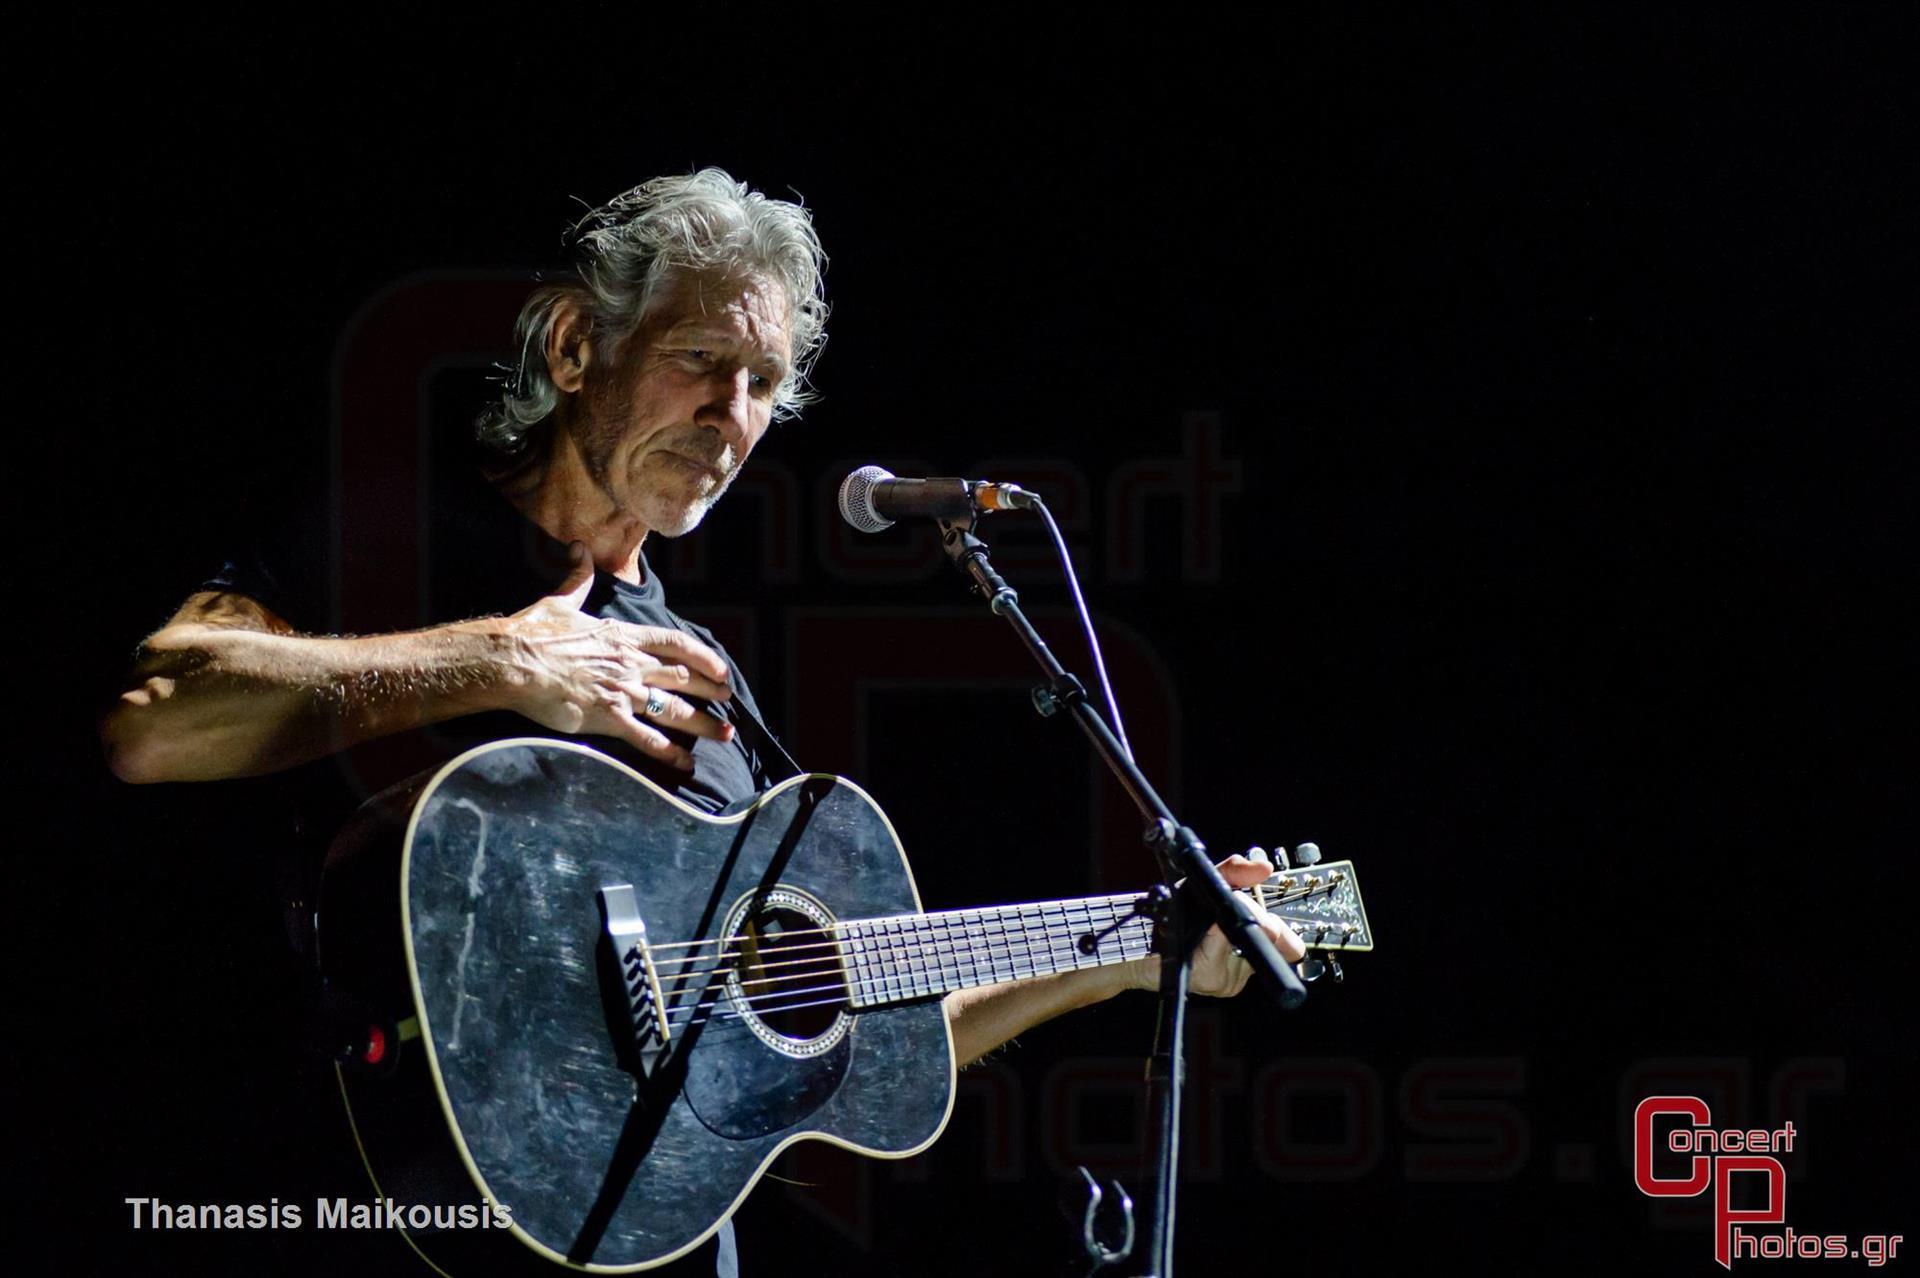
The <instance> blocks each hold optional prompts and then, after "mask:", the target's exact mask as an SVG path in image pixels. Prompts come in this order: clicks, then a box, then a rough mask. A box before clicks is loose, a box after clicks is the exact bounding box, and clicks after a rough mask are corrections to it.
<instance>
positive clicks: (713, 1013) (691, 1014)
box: [669, 947, 1152, 1032]
mask: <svg viewBox="0 0 1920 1278" xmlns="http://www.w3.org/2000/svg"><path fill="white" fill-rule="evenodd" d="M1151 952H1152V951H1151V950H1150V949H1146V948H1143V949H1142V950H1141V951H1140V952H1139V954H1131V955H1130V954H1127V953H1126V952H1125V949H1124V947H1123V948H1122V951H1121V953H1120V955H1119V957H1117V958H1109V959H1096V961H1095V962H1093V963H1079V962H1077V960H1076V962H1075V963H1074V965H1073V966H1071V967H1068V968H1060V969H1055V970H1056V971H1085V970H1086V969H1087V968H1088V967H1103V966H1108V965H1110V964H1112V963H1117V962H1125V961H1127V960H1128V959H1130V958H1139V957H1142V956H1144V955H1146V954H1148V953H1151ZM1085 957H1089V958H1093V957H1094V956H1091V955H1088V956H1085ZM1050 974H1051V973H1042V972H1029V973H1027V974H1026V975H1029V976H1041V975H1050ZM995 975H996V976H998V974H997V973H996V974H995ZM1020 975H1021V974H1020V973H1019V972H1017V971H1016V972H1012V973H1009V976H1010V977H1012V978H1016V979H1017V978H1018V977H1019V976H1020ZM874 983H875V982H874V981H873V980H872V979H867V980H862V981H856V982H854V984H855V985H856V986H869V985H872V984H874ZM812 992H833V993H835V995H836V996H835V997H833V998H824V999H809V1000H806V1001H803V1002H799V1003H786V1004H780V1005H778V1006H755V1007H753V1009H752V1011H753V1014H754V1015H756V1016H764V1015H767V1014H769V1013H774V1012H791V1011H798V1010H800V1009H803V1008H809V1007H834V1006H840V1005H845V1004H847V1003H848V1002H849V1000H848V997H847V995H846V987H845V986H844V985H843V984H840V983H836V984H834V985H830V986H823V987H819V990H818V991H803V990H793V991H786V992H783V993H782V994H781V995H779V996H778V997H792V996H793V995H795V994H801V993H812ZM874 992H875V993H877V994H878V995H879V997H878V998H876V999H875V1001H874V1002H872V1003H870V1004H867V1006H868V1007H880V1006H884V1005H886V1004H888V1003H899V1002H907V1001H911V1000H913V999H918V998H926V997H929V996H931V995H934V994H939V993H946V992H947V991H942V990H936V989H932V988H929V989H926V990H914V989H911V988H906V989H899V990H886V989H880V990H878V991H874ZM773 997H775V996H771V995H768V996H762V998H761V999H759V1000H755V999H747V1000H739V999H732V998H729V999H728V1000H727V1003H726V1005H722V1004H721V1002H720V1001H719V999H718V998H714V999H711V1000H709V999H706V998H704V997H703V998H702V999H701V1001H700V1002H698V1003H697V1004H694V1005H691V1006H687V1005H682V1006H680V1007H678V1008H675V1009H673V1010H672V1011H671V1012H669V1018H671V1017H673V1016H677V1015H679V1014H680V1013H681V1012H685V1013H687V1017H686V1019H684V1020H682V1021H679V1022H677V1023H675V1024H673V1025H671V1026H670V1028H673V1029H677V1030H681V1031H683V1032H684V1031H685V1030H686V1029H690V1028H692V1027H693V1026H694V1025H708V1024H711V1023H713V1022H715V1021H720V1022H728V1021H740V1020H745V1019H747V1016H748V1013H747V1012H743V1011H738V1010H735V1009H736V1008H737V1006H738V1005H739V1004H741V1003H742V1002H745V1003H750V1004H751V1003H765V1002H766V1000H767V999H770V998H773ZM856 1010H864V1009H856ZM702 1012H704V1013H706V1015H704V1016H702V1015H700V1014H701V1013H702ZM719 1028H720V1029H732V1028H743V1027H735V1026H731V1025H727V1024H724V1023H723V1024H722V1025H721V1026H720V1027H719ZM711 1032H718V1031H711ZM776 1032H777V1031H776Z"/></svg>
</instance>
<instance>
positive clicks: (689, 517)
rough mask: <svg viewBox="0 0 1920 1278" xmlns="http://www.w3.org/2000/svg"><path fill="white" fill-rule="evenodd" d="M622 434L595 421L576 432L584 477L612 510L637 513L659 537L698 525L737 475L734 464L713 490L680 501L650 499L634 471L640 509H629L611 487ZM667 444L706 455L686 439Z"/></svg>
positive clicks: (738, 469)
mask: <svg viewBox="0 0 1920 1278" xmlns="http://www.w3.org/2000/svg"><path fill="white" fill-rule="evenodd" d="M697 433H698V432H696V434H697ZM624 436H625V432H624V430H622V429H620V428H617V427H614V428H609V427H606V426H603V425H600V424H599V422H598V420H594V421H589V422H586V423H584V424H583V427H582V429H580V430H579V431H577V432H576V446H577V447H578V449H579V453H580V461H581V465H582V466H584V467H585V469H586V472H587V478H588V479H590V480H591V481H592V482H593V486H594V487H595V488H597V489H599V490H600V493H601V495H602V496H604V497H605V498H606V499H607V500H608V501H609V502H611V503H612V504H613V506H614V507H615V509H617V510H620V511H622V512H623V513H626V514H632V515H635V516H637V517H638V518H640V519H641V520H642V522H644V523H645V524H646V526H647V530H648V531H649V532H655V533H658V534H660V535H661V536H662V537H680V536H684V535H685V534H687V533H690V532H692V531H693V530H694V529H695V528H697V527H699V526H700V521H701V520H703V519H705V518H706V517H707V512H708V511H709V510H711V509H712V508H713V504H714V503H715V502H717V501H719V500H720V498H721V496H722V494H724V493H725V492H726V491H727V489H728V488H731V487H732V486H733V481H734V479H735V478H736V477H737V476H738V475H739V474H740V467H739V465H738V464H737V463H736V464H734V465H732V466H729V467H728V468H727V470H726V475H725V478H723V479H722V480H721V481H720V482H719V483H718V484H716V485H715V486H714V489H713V491H712V492H710V493H708V494H706V495H705V496H704V497H696V498H694V499H693V500H692V501H690V502H687V503H685V504H682V503H679V502H673V503H666V502H656V501H653V500H650V497H651V494H650V492H649V490H648V488H647V487H646V483H645V479H644V477H643V476H641V475H640V474H638V473H635V474H634V475H632V476H631V477H630V478H631V479H632V481H633V493H634V496H633V498H632V500H633V502H634V504H635V505H637V506H640V507H641V509H638V510H628V509H627V503H626V502H625V501H623V500H622V499H621V497H620V495H619V494H618V493H616V492H615V491H614V487H613V459H614V454H615V453H616V452H617V451H618V450H619V446H620V441H621V439H622V438H623V437H624ZM668 443H669V444H685V445H686V447H685V448H684V450H681V449H676V450H675V451H682V452H683V453H684V455H687V456H692V457H703V456H704V454H705V449H704V448H703V447H701V446H699V445H697V444H695V443H694V442H692V441H689V440H679V439H670V440H669V441H668ZM648 507H654V509H648Z"/></svg>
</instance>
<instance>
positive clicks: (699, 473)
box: [574, 274, 792, 537]
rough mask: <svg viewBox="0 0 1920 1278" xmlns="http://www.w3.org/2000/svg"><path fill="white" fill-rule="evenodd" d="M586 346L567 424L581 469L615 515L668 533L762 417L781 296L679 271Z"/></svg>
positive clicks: (782, 370) (737, 458) (776, 354)
mask: <svg viewBox="0 0 1920 1278" xmlns="http://www.w3.org/2000/svg"><path fill="white" fill-rule="evenodd" d="M595 353H596V354H598V355H600V361H599V362H598V366H597V368H596V367H595V366H593V365H592V364H590V365H589V367H588V370H587V378H586V386H585V390H584V393H583V395H582V402H581V412H580V413H579V414H578V416H577V417H576V419H575V424H574V433H575V439H576V442H577V443H578V445H579V448H580V454H581V457H582V458H583V459H584V460H585V462H586V467H587V473H588V474H589V475H590V476H591V477H592V479H593V481H594V483H595V484H597V485H598V486H599V488H600V490H601V491H602V492H603V493H605V494H606V495H607V497H608V498H609V499H610V500H612V501H613V503H614V505H615V506H616V507H617V508H619V509H620V510H621V511H623V512H624V513H626V514H629V515H632V516H633V517H635V518H637V519H639V520H640V521H641V522H642V523H643V524H645V525H646V527H647V528H648V529H650V530H651V531H654V532H657V533H660V534H662V535H663V536H667V537H678V536H679V535H680V534H682V533H684V532H688V531H690V530H691V529H692V528H693V527H694V526H695V525H697V524H698V523H699V522H700V520H701V518H702V517H703V516H704V515H705V514H706V513H707V508H708V507H709V506H711V505H713V503H714V502H715V501H717V500H718V499H719V497H720V494H721V493H723V492H725V491H726V489H727V486H728V485H729V484H731V483H732V482H733V478H734V476H735V475H737V474H739V472H740V468H741V467H742V466H744V465H745V464H746V461H747V455H748V454H749V453H751V452H752V451H753V446H754V445H755V444H757V443H759V442H760V437H761V436H762V435H764V434H765V433H766V430H767V425H768V423H769V422H770V421H771V420H772V416H773V395H774V390H775V389H776V388H777V387H778V386H779V385H780V383H781V381H782V380H783V379H784V378H785V377H786V376H787V373H788V369H789V367H790V364H791V360H792V337H791V334H790V332H789V330H788V311H787V305H786V297H785V295H784V292H783V290H782V289H781V288H780V286H779V285H778V284H776V283H773V282H772V281H770V280H767V279H765V278H763V277H744V278H743V277H740V276H719V275H704V276H701V275H691V274H683V275H681V276H678V277H676V278H674V279H672V280H671V281H669V283H668V284H667V285H666V286H665V287H663V289H662V290H661V292H660V294H658V295H657V296H656V297H655V299H654V302H653V305H652V306H651V307H650V308H649V309H648V312H647V317H646V319H645V320H643V321H642V322H641V325H640V327H639V328H638V329H636V330H635V331H634V333H633V335H632V336H631V337H629V338H628V339H627V340H626V341H625V342H624V343H622V344H621V345H620V346H619V347H618V348H617V349H615V350H612V351H608V352H604V353H602V352H600V351H598V350H596V352H595ZM596 372H598V374H599V375H598V376H597V377H596V376H595V373H596Z"/></svg>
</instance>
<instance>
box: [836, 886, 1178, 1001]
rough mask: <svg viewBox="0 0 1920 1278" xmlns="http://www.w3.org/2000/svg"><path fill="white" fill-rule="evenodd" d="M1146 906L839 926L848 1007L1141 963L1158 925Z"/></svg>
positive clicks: (1061, 907) (1014, 909)
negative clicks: (1085, 940)
mask: <svg viewBox="0 0 1920 1278" xmlns="http://www.w3.org/2000/svg"><path fill="white" fill-rule="evenodd" d="M1139 899H1140V894H1139V893H1137V892H1135V893H1129V894H1127V895H1124V896H1096V897H1088V898H1085V899H1082V900H1075V901H1041V902H1037V903H1035V904H1031V905H1000V906H992V907H989V908H986V909H974V910H943V911H941V912H940V913H938V914H902V915H897V916H895V917H893V918H884V919H855V920H852V921H850V922H844V923H841V924H839V925H838V927H837V928H835V933H836V935H837V938H838V940H839V942H840V951H841V956H842V958H843V960H844V962H845V964H846V972H847V989H848V1001H849V1002H851V1003H852V1004H853V1006H854V1007H856V1008H859V1007H875V1006H879V1005H881V1004H885V1003H899V1002H905V1001H907V1000H909V999H920V998H929V997H934V996H938V995H941V994H947V993H951V992H952V991H954V990H963V989H968V988H971V987H973V986H976V985H994V984H998V983H999V982H1001V981H1022V980H1028V979H1030V978H1032V977H1036V976H1050V975H1052V974H1053V973H1055V972H1072V971H1077V970H1079V969H1080V968H1085V967H1104V966H1106V965H1107V964H1109V963H1123V962H1125V961H1127V960H1129V959H1137V958H1140V957H1142V956H1143V955H1145V954H1146V953H1147V952H1148V948H1149V944H1150V942H1151V941H1152V939H1153V920H1151V919H1150V918H1148V917H1146V916H1145V915H1139V914H1135V913H1134V912H1133V905H1134V902H1135V901H1138V900H1139ZM1115 923H1119V926H1118V927H1115V926H1114V924H1115ZM1109 929H1111V930H1109ZM1089 933H1093V934H1097V936H1098V942H1097V944H1095V945H1094V946H1093V952H1092V953H1087V952H1086V950H1085V949H1083V948H1082V946H1081V938H1082V937H1084V936H1086V935H1088V934H1089Z"/></svg>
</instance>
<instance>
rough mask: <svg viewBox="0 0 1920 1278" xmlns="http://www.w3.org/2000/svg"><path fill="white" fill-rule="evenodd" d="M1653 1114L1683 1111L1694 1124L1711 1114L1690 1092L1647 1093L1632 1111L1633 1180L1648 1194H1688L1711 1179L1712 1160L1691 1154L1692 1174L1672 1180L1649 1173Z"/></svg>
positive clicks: (1702, 1124)
mask: <svg viewBox="0 0 1920 1278" xmlns="http://www.w3.org/2000/svg"><path fill="white" fill-rule="evenodd" d="M1656 1114H1685V1115H1686V1116H1687V1117H1688V1118H1691V1119H1692V1120H1693V1125H1694V1126H1695V1127H1704V1126H1706V1125H1707V1123H1708V1122H1709V1121H1710V1120H1711V1118H1712V1117H1713V1115H1712V1113H1711V1112H1710V1111H1709V1110H1708V1109H1707V1103H1706V1102H1705V1101H1703V1100H1701V1099H1699V1098H1698V1097H1694V1096H1649V1097H1647V1099H1645V1100H1643V1101H1641V1102H1640V1104H1639V1105H1638V1106H1636V1107H1635V1109H1634V1111H1633V1183H1634V1184H1636V1185H1638V1186H1640V1192H1641V1193H1643V1194H1645V1195H1647V1196H1648V1197H1649V1198H1692V1197H1693V1196H1694V1195H1695V1194H1698V1193H1701V1192H1703V1191H1704V1190H1705V1189H1706V1187H1707V1182H1708V1181H1710V1180H1711V1179H1713V1168H1712V1166H1711V1164H1712V1162H1713V1160H1712V1159H1710V1158H1702V1157H1700V1156H1699V1155H1697V1154H1696V1155H1695V1156H1694V1159H1693V1174H1692V1175H1690V1176H1688V1177H1687V1178H1686V1179H1685V1180H1675V1179H1671V1178H1669V1177H1664V1176H1655V1175H1654V1174H1653V1119H1654V1116H1655V1115H1656Z"/></svg>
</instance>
